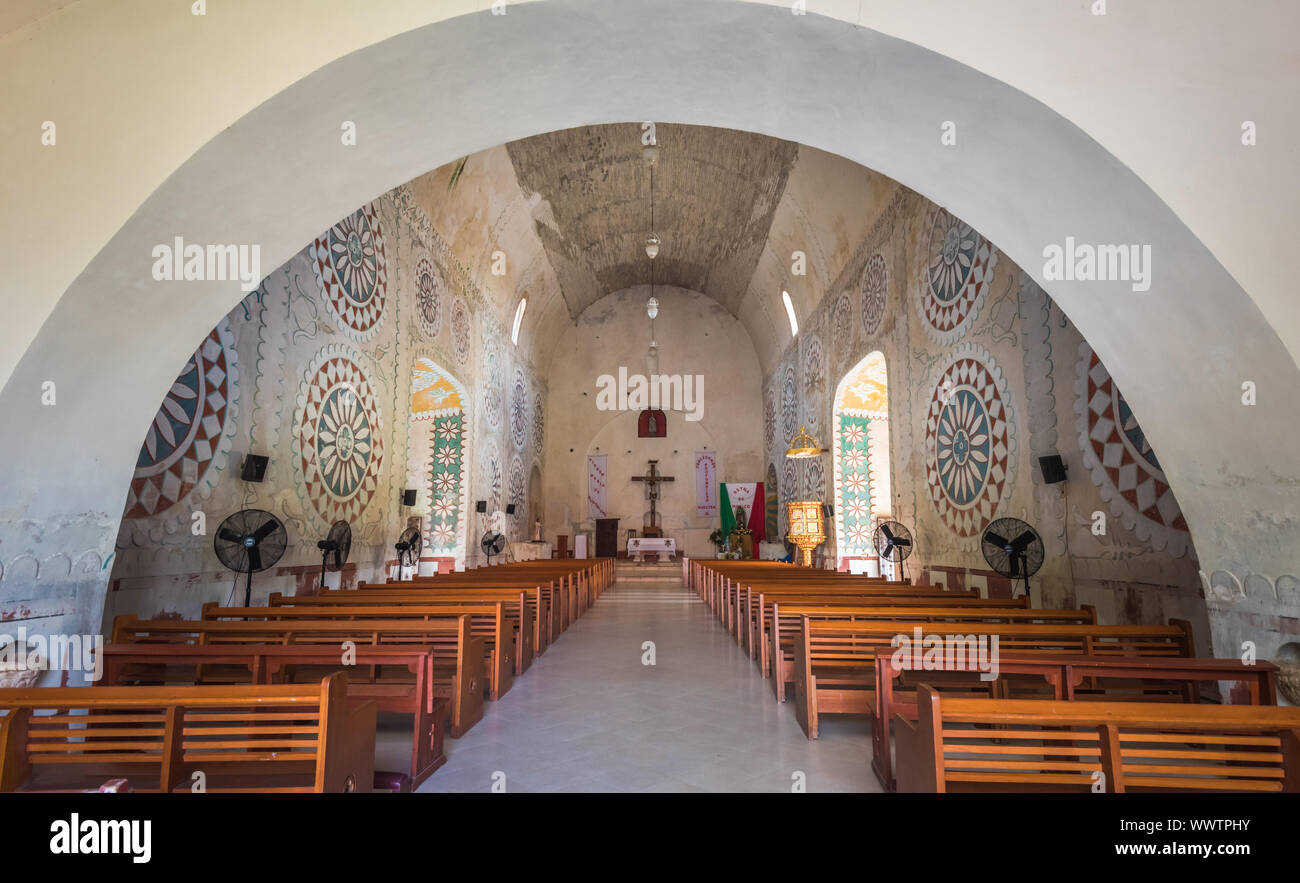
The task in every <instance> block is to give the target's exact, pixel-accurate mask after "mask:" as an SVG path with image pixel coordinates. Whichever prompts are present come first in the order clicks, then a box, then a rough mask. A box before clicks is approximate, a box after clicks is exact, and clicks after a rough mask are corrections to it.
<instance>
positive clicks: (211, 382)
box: [123, 319, 238, 519]
mask: <svg viewBox="0 0 1300 883" xmlns="http://www.w3.org/2000/svg"><path fill="white" fill-rule="evenodd" d="M235 366H236V356H235V348H234V339H233V335H232V333H231V330H230V323H229V321H228V320H226V319H222V320H221V323H220V324H218V325H217V327H216V328H214V329H212V331H211V332H210V333H209V334H208V336H207V337H206V338H205V339H204V341H203V343H202V345H201V346H200V347H199V348H198V349H197V350H195V351H194V354H193V355H191V356H190V358H189V360H188V361H187V362H186V363H185V367H184V368H183V369H181V373H180V374H179V375H178V376H177V377H176V380H175V381H174V382H173V383H172V386H171V389H169V390H168V391H167V395H166V396H165V397H164V398H163V402H162V406H161V407H159V409H158V413H157V414H155V415H154V419H153V422H152V423H150V424H149V429H148V431H147V432H146V433H145V439H144V444H142V445H141V446H140V454H139V456H138V457H136V462H135V474H134V475H133V476H132V478H131V486H130V490H129V491H128V493H127V499H126V510H125V513H124V515H123V517H124V518H131V519H135V518H148V517H150V516H152V515H158V514H160V513H162V512H165V511H166V510H167V509H169V508H170V507H172V506H174V505H175V504H176V503H178V502H180V501H181V500H183V499H185V498H186V497H187V496H189V494H190V492H191V491H193V490H194V489H195V488H196V487H198V486H204V487H208V488H210V487H211V482H212V480H213V473H212V470H213V468H214V467H216V468H218V469H219V468H220V467H221V466H222V465H224V463H225V461H226V457H227V455H228V454H229V453H230V447H231V440H232V435H233V433H234V420H233V411H234V406H235V400H236V398H237V396H238V392H237V371H236V367H235Z"/></svg>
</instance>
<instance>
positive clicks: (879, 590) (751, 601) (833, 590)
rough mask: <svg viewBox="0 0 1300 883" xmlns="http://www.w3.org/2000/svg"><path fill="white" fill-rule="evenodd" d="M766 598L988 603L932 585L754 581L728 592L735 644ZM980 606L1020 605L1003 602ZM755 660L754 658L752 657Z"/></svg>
mask: <svg viewBox="0 0 1300 883" xmlns="http://www.w3.org/2000/svg"><path fill="white" fill-rule="evenodd" d="M759 596H767V598H768V600H778V599H781V598H784V599H786V600H788V601H792V602H793V601H800V600H809V601H812V600H834V599H842V600H844V601H847V602H849V603H854V602H861V603H870V602H871V601H872V600H877V601H879V602H881V603H882V604H883V603H888V602H890V601H891V600H892V599H898V600H900V601H907V600H908V599H918V600H924V599H929V600H931V601H933V602H934V603H933V604H931V606H943V605H944V604H946V603H947V601H949V600H951V599H957V598H964V599H967V600H970V601H978V602H987V599H984V598H980V597H979V595H978V594H977V593H975V592H948V591H946V590H945V589H939V588H934V587H931V586H910V585H903V584H897V583H867V584H864V585H860V586H845V585H839V586H834V585H832V586H823V587H818V586H817V585H815V584H808V585H803V584H794V583H769V582H764V581H759V580H755V581H752V582H744V583H741V582H737V583H733V584H732V587H731V588H730V589H729V590H728V591H727V597H726V601H725V603H726V615H725V618H724V620H723V621H724V622H725V623H726V625H727V629H728V631H730V632H731V634H732V636H733V637H735V639H736V642H737V643H739V644H742V645H743V644H745V642H746V641H747V640H749V639H750V638H748V637H747V636H751V635H752V632H753V631H754V628H755V623H756V621H757V619H758V611H759V610H760V607H759V602H758V597H759ZM980 606H1018V605H1008V604H1004V603H995V604H994V605H989V604H988V603H983V604H981V605H980ZM751 658H752V657H751Z"/></svg>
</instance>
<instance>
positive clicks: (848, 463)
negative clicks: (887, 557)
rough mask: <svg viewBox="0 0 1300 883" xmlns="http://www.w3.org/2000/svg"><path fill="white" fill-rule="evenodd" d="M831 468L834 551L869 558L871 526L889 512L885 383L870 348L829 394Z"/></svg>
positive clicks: (879, 362) (879, 357) (879, 361)
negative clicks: (831, 408)
mask: <svg viewBox="0 0 1300 883" xmlns="http://www.w3.org/2000/svg"><path fill="white" fill-rule="evenodd" d="M834 404H835V412H834V421H833V423H834V432H835V435H834V439H833V444H832V452H831V453H832V457H833V461H832V466H833V471H834V491H835V498H834V503H835V516H834V526H835V535H836V537H837V540H838V543H837V545H838V549H837V554H838V555H839V557H840V558H844V557H867V558H871V557H874V556H875V549H874V548H873V546H872V530H873V527H874V524H875V522H876V520H877V519H878V518H879V517H881V516H882V515H888V514H889V505H890V504H889V486H890V485H889V481H890V478H889V446H890V437H889V383H888V377H887V374H886V370H885V357H884V355H883V354H881V353H880V352H878V351H877V352H873V353H871V354H870V355H868V356H867V357H866V358H864V359H863V360H862V361H861V362H859V363H858V364H857V365H855V366H854V367H853V369H852V370H850V371H849V372H848V373H847V374H845V375H844V379H843V380H841V381H840V383H839V386H838V391H837V393H836V395H835V403H834Z"/></svg>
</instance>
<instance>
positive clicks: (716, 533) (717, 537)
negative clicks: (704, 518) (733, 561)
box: [709, 527, 726, 558]
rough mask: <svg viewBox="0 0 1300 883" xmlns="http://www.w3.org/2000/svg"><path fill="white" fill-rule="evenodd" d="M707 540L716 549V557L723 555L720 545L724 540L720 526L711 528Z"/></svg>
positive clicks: (721, 545)
mask: <svg viewBox="0 0 1300 883" xmlns="http://www.w3.org/2000/svg"><path fill="white" fill-rule="evenodd" d="M709 542H710V543H713V546H714V548H716V549H717V550H718V552H717V557H718V558H721V557H722V556H723V555H722V547H723V545H724V544H725V543H726V540H725V539H724V538H723V536H722V528H720V527H715V528H714V529H713V533H711V534H709Z"/></svg>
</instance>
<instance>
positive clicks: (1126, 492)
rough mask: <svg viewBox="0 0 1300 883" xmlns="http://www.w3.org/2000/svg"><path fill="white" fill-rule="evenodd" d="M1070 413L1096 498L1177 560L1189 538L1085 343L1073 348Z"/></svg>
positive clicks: (1136, 428) (1124, 407) (1136, 429)
mask: <svg viewBox="0 0 1300 883" xmlns="http://www.w3.org/2000/svg"><path fill="white" fill-rule="evenodd" d="M1076 371H1077V379H1076V381H1075V386H1074V392H1075V402H1074V413H1075V420H1076V426H1077V428H1078V431H1079V446H1080V448H1082V449H1083V463H1084V465H1085V466H1086V467H1088V470H1089V472H1090V473H1091V475H1092V481H1093V484H1095V485H1097V487H1098V489H1099V490H1100V491H1101V498H1102V499H1103V500H1104V501H1106V503H1108V504H1109V505H1110V508H1111V511H1112V512H1113V513H1114V514H1115V516H1116V517H1117V518H1119V519H1120V521H1121V522H1123V524H1124V526H1125V527H1127V528H1128V529H1129V530H1132V531H1135V532H1136V533H1137V535H1138V537H1139V538H1140V539H1142V540H1143V541H1146V542H1149V543H1151V545H1152V547H1153V548H1155V549H1168V551H1169V552H1170V554H1172V555H1174V556H1181V555H1183V554H1184V553H1186V551H1187V546H1188V542H1189V540H1190V534H1189V532H1188V529H1187V522H1186V521H1185V520H1183V513H1182V510H1181V509H1180V508H1179V507H1178V501H1177V500H1176V499H1174V492H1173V490H1171V489H1170V487H1169V483H1168V482H1167V481H1166V480H1165V473H1164V470H1163V469H1161V468H1160V461H1159V460H1157V459H1156V453H1155V451H1153V450H1152V449H1151V445H1150V444H1149V443H1148V442H1147V438H1146V434H1145V433H1143V432H1142V427H1141V426H1140V425H1139V424H1138V422H1137V418H1136V417H1134V416H1133V410H1132V409H1131V408H1130V407H1129V406H1128V402H1126V401H1125V400H1124V396H1123V395H1121V394H1120V391H1119V387H1118V386H1116V385H1115V381H1114V380H1112V379H1111V376H1110V373H1109V372H1108V371H1107V370H1106V366H1105V365H1103V364H1102V363H1101V360H1100V359H1099V358H1097V354H1096V353H1094V352H1093V351H1092V348H1091V347H1090V346H1088V344H1087V343H1083V344H1080V346H1079V364H1078V368H1077V369H1076Z"/></svg>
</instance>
